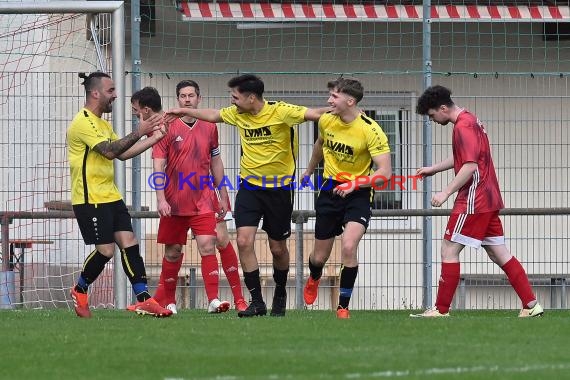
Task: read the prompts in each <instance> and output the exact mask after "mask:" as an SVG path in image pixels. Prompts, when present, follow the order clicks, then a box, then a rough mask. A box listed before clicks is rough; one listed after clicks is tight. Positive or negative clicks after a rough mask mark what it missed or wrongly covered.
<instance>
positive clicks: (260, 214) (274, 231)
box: [234, 181, 295, 240]
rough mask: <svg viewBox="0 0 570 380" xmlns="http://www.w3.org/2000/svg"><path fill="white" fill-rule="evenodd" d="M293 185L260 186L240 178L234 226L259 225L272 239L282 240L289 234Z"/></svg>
mask: <svg viewBox="0 0 570 380" xmlns="http://www.w3.org/2000/svg"><path fill="white" fill-rule="evenodd" d="M294 195H295V194H294V192H293V188H292V187H291V186H285V187H278V188H261V187H258V186H255V185H252V184H250V183H248V182H245V181H242V183H241V184H240V187H239V190H238V193H237V195H236V201H235V211H234V218H235V222H236V228H239V227H246V226H255V227H257V226H258V225H259V221H260V220H261V218H263V225H262V226H261V229H263V230H264V231H265V232H267V236H269V237H270V238H271V239H273V240H285V239H287V238H288V237H289V236H291V214H292V213H293V196H294Z"/></svg>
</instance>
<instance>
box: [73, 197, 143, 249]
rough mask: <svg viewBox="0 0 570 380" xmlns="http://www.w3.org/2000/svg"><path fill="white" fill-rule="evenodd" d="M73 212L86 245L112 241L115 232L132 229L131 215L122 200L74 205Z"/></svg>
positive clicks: (113, 240)
mask: <svg viewBox="0 0 570 380" xmlns="http://www.w3.org/2000/svg"><path fill="white" fill-rule="evenodd" d="M73 213H74V214H75V218H76V219H77V224H78V225H79V230H80V231H81V236H83V241H85V244H87V245H89V244H110V243H114V242H115V232H118V231H131V232H132V231H133V226H132V224H131V215H130V214H129V211H128V210H127V206H126V205H125V202H123V200H118V201H115V202H109V203H99V204H96V205H94V204H89V203H85V204H81V205H74V206H73Z"/></svg>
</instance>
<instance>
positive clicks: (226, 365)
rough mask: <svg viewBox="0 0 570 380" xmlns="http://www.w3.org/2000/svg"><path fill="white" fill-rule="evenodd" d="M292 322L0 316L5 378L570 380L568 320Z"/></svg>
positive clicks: (559, 314)
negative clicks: (490, 379) (457, 379)
mask: <svg viewBox="0 0 570 380" xmlns="http://www.w3.org/2000/svg"><path fill="white" fill-rule="evenodd" d="M408 313H409V312H404V311H374V312H373V311H353V312H352V315H351V316H352V318H351V319H350V320H337V319H336V317H335V314H334V313H333V312H330V311H308V310H307V311H288V314H287V316H286V317H285V318H272V317H269V316H267V317H257V318H253V319H239V318H237V315H236V314H235V312H234V311H231V312H229V313H227V314H224V315H208V314H206V312H205V311H195V310H193V311H181V312H180V313H179V314H178V315H177V316H175V317H173V318H166V319H154V318H149V317H139V316H137V315H134V314H131V313H127V312H119V311H111V310H96V311H95V312H94V318H92V319H89V320H82V319H79V318H76V317H75V315H74V313H73V312H72V311H69V310H30V311H1V312H0V378H2V379H204V380H205V379H212V380H214V379H217V380H234V379H235V380H237V379H275V380H278V379H376V378H379V379H384V378H398V379H402V378H415V379H424V378H425V379H455V378H461V379H489V378H493V379H533V380H536V379H559V380H562V379H568V378H570V354H569V350H568V343H569V340H570V312H568V311H548V312H547V313H546V314H545V316H544V317H543V318H535V319H524V320H523V319H518V318H516V316H517V312H516V311H456V312H454V313H453V316H452V317H451V318H448V319H438V320H418V319H411V318H409V317H408Z"/></svg>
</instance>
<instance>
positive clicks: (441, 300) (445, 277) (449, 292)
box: [435, 263, 461, 314]
mask: <svg viewBox="0 0 570 380" xmlns="http://www.w3.org/2000/svg"><path fill="white" fill-rule="evenodd" d="M460 266H461V265H460V264H459V263H441V276H440V277H439V287H438V289H437V299H436V301H435V307H436V308H437V310H438V311H439V312H440V313H441V314H445V313H447V312H449V308H450V307H451V301H452V300H453V295H454V294H455V290H456V289H457V285H458V284H459V276H460V272H459V271H460Z"/></svg>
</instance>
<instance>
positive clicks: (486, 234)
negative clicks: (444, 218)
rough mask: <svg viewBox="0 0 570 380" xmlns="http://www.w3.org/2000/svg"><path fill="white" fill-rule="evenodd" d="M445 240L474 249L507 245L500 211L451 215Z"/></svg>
mask: <svg viewBox="0 0 570 380" xmlns="http://www.w3.org/2000/svg"><path fill="white" fill-rule="evenodd" d="M443 238H444V239H445V240H449V241H452V242H455V243H459V244H463V245H466V246H468V247H473V248H480V247H481V246H482V245H502V244H505V233H504V232H503V224H502V223H501V219H500V218H499V211H491V212H483V213H479V214H451V216H450V217H449V221H448V222H447V228H446V229H445V234H444V236H443Z"/></svg>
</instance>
